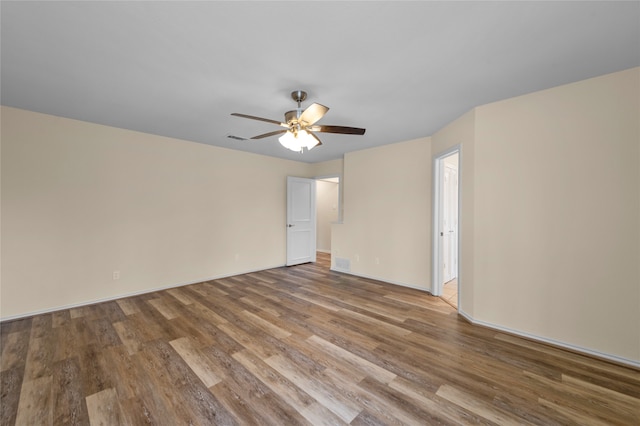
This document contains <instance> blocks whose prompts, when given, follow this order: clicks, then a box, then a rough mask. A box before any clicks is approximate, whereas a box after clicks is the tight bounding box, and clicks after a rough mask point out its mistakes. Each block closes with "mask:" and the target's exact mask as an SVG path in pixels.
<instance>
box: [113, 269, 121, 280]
mask: <svg viewBox="0 0 640 426" xmlns="http://www.w3.org/2000/svg"><path fill="white" fill-rule="evenodd" d="M119 279H120V271H113V280H114V281H115V280H119Z"/></svg>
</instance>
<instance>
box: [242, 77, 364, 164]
mask: <svg viewBox="0 0 640 426" xmlns="http://www.w3.org/2000/svg"><path fill="white" fill-rule="evenodd" d="M291 98H292V99H293V100H294V101H296V102H297V103H298V108H296V109H295V110H292V111H287V112H286V113H285V114H284V122H280V121H277V120H270V119H268V118H262V117H255V116H253V115H247V114H240V113H237V112H234V113H232V114H231V115H234V116H236V117H242V118H249V119H251V120H258V121H265V122H267V123H272V124H276V125H278V126H281V127H284V129H283V130H276V131H274V132H269V133H264V134H262V135H258V136H254V137H252V138H251V139H262V138H268V137H269V136H275V135H282V136H280V138H278V140H279V141H280V143H281V144H282V146H284V147H285V148H288V149H290V150H292V151H297V152H303V150H304V148H307V150H310V149H312V148H313V147H315V146H317V145H322V142H320V139H318V137H317V136H316V135H315V134H314V133H313V132H321V133H340V134H345V135H364V132H365V129H360V128H357V127H345V126H329V125H318V124H315V123H316V122H317V121H318V120H320V119H321V118H322V117H323V116H324V115H325V114H326V113H327V111H329V108H328V107H326V106H324V105H320V104H317V103H313V104H311V105H310V106H309V107H308V108H307V109H305V110H304V111H303V110H302V107H301V106H300V104H301V103H302V101H304V100H305V99H307V92H304V91H302V90H296V91H294V92H291Z"/></svg>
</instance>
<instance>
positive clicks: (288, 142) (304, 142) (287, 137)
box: [278, 130, 319, 152]
mask: <svg viewBox="0 0 640 426" xmlns="http://www.w3.org/2000/svg"><path fill="white" fill-rule="evenodd" d="M278 141H280V144H281V145H282V146H284V147H285V148H287V149H290V150H291V151H295V152H302V151H303V149H304V148H307V150H311V149H312V148H313V147H314V146H316V145H318V142H319V141H318V139H316V138H314V137H313V136H312V135H311V134H310V133H309V132H307V131H306V130H299V131H298V132H297V134H294V133H293V132H292V131H288V132H286V133H285V134H284V135H282V136H280V137H279V138H278Z"/></svg>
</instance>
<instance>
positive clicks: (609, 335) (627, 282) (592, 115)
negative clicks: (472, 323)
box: [462, 68, 640, 361]
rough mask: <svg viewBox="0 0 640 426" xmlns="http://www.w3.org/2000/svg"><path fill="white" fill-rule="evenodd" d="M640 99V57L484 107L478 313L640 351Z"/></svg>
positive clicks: (633, 354)
mask: <svg viewBox="0 0 640 426" xmlns="http://www.w3.org/2000/svg"><path fill="white" fill-rule="evenodd" d="M639 102H640V69H639V68H635V69H632V70H628V71H623V72H619V73H615V74H610V75H605V76H602V77H598V78H594V79H590V80H585V81H581V82H577V83H573V84H568V85H565V86H561V87H557V88H553V89H550V90H545V91H541V92H537V93H532V94H529V95H526V96H521V97H517V98H513V99H508V100H505V101H501V102H496V103H493V104H489V105H485V106H482V107H479V108H477V109H476V119H475V128H476V135H475V158H474V167H475V172H474V184H475V204H474V212H475V213H474V216H475V217H474V220H475V234H474V237H473V238H474V244H475V261H474V264H475V269H474V272H473V277H474V278H473V283H472V284H473V287H474V289H473V293H474V312H473V315H474V318H475V319H476V320H479V321H484V322H487V323H490V324H495V325H499V326H503V327H506V328H510V329H515V330H519V331H521V332H524V333H530V334H532V335H535V336H542V337H544V338H547V339H550V340H555V341H561V342H564V343H567V344H570V345H575V346H578V347H582V348H588V349H590V350H593V351H596V352H602V353H607V354H611V355H615V356H618V357H622V358H626V359H630V360H636V361H640V274H639V270H638V263H639V262H638V260H639V259H640V219H639V218H640V195H639V194H640V175H639V170H640V161H639V149H640V131H639V126H640V108H639ZM466 154H467V152H466V151H465V152H464V156H463V158H464V159H463V166H462V167H463V173H465V174H466V173H468V172H469V171H468V170H467V167H466V166H467V162H466V160H467V155H466ZM463 190H464V189H463ZM464 291H466V288H465V290H464Z"/></svg>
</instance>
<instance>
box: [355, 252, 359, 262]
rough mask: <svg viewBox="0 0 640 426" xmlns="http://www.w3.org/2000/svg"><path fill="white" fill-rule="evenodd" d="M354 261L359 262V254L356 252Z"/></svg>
mask: <svg viewBox="0 0 640 426" xmlns="http://www.w3.org/2000/svg"><path fill="white" fill-rule="evenodd" d="M356 262H360V255H359V254H356Z"/></svg>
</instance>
